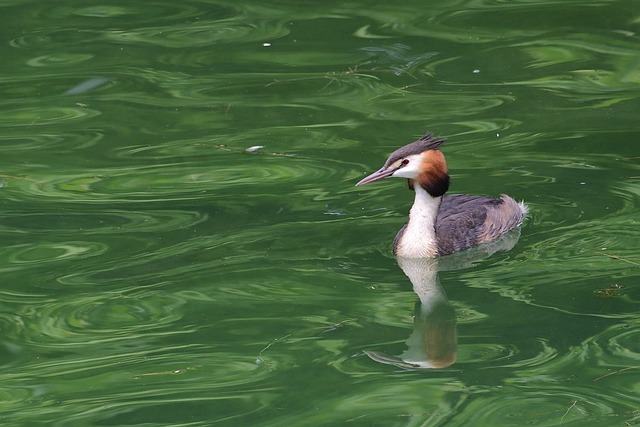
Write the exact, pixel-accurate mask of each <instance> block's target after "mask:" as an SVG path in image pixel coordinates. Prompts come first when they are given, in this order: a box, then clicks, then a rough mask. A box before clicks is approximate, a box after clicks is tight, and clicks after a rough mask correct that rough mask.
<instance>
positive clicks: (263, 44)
mask: <svg viewBox="0 0 640 427" xmlns="http://www.w3.org/2000/svg"><path fill="white" fill-rule="evenodd" d="M262 47H271V43H269V42H265V43H262Z"/></svg>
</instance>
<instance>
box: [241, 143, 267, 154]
mask: <svg viewBox="0 0 640 427" xmlns="http://www.w3.org/2000/svg"><path fill="white" fill-rule="evenodd" d="M262 148H264V145H253V146H251V147H249V148H245V150H244V152H245V153H255V152H256V151H258V150H260V149H262Z"/></svg>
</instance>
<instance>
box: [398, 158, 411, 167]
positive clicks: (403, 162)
mask: <svg viewBox="0 0 640 427" xmlns="http://www.w3.org/2000/svg"><path fill="white" fill-rule="evenodd" d="M408 164H409V160H407V159H403V160H402V163H401V164H400V166H407V165H408Z"/></svg>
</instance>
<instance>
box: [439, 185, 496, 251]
mask: <svg viewBox="0 0 640 427" xmlns="http://www.w3.org/2000/svg"><path fill="white" fill-rule="evenodd" d="M501 203H502V200H500V199H494V198H490V197H483V196H468V195H465V194H454V195H450V196H445V197H444V198H443V199H442V204H441V205H440V211H439V212H438V218H437V220H436V237H437V239H438V251H439V253H440V254H441V255H447V254H451V253H453V252H458V251H462V250H465V249H468V248H470V247H472V246H475V245H477V244H478V243H479V236H480V235H482V227H483V225H484V223H485V221H486V219H487V207H488V206H492V205H499V204H501Z"/></svg>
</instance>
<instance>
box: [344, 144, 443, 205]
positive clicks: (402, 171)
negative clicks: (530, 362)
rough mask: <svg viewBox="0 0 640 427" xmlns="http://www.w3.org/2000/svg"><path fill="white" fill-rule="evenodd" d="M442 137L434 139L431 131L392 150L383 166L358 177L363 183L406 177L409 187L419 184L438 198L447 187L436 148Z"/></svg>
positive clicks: (438, 151)
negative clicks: (360, 177)
mask: <svg viewBox="0 0 640 427" xmlns="http://www.w3.org/2000/svg"><path fill="white" fill-rule="evenodd" d="M444 141H445V139H444V138H434V137H433V135H432V134H431V133H428V134H426V135H425V136H423V137H422V138H420V139H418V140H417V141H414V142H412V143H411V144H407V145H405V146H404V147H400V148H398V149H397V150H396V151H394V152H393V153H391V155H390V156H389V158H388V159H387V161H386V162H385V163H384V166H382V168H381V169H380V170H378V171H376V172H374V173H372V174H371V175H369V176H367V177H365V178H364V179H362V180H360V182H358V183H357V184H356V185H364V184H368V183H370V182H373V181H377V180H379V179H382V178H388V177H397V178H407V180H408V182H409V188H410V189H412V190H413V189H414V185H415V184H418V185H420V187H422V188H423V189H425V190H426V191H427V192H428V193H429V194H430V195H431V196H432V197H440V196H442V195H443V194H444V193H446V192H447V190H448V189H449V173H448V170H447V162H446V161H445V160H444V155H443V154H442V152H441V151H440V150H438V147H440V145H442V144H443V143H444Z"/></svg>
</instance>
